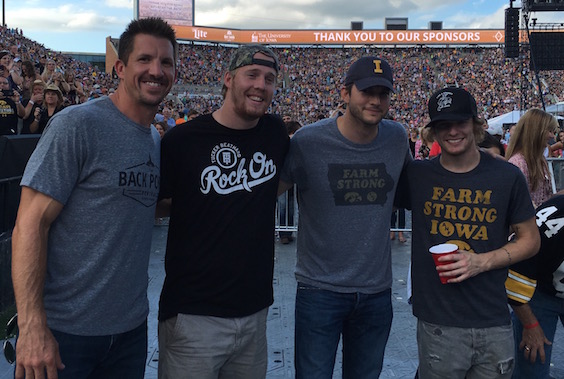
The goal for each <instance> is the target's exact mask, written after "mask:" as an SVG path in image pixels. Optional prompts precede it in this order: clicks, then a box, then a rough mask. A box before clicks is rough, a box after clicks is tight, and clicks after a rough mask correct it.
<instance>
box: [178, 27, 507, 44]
mask: <svg viewBox="0 0 564 379" xmlns="http://www.w3.org/2000/svg"><path fill="white" fill-rule="evenodd" d="M174 28H175V30H176V36H177V38H178V39H180V40H189V41H203V42H218V43H235V44H245V43H264V44H269V45H277V44H278V45H366V44H377V45H419V44H421V45H433V44H436V45H447V44H449V45H450V44H455V45H456V44H459V45H461V44H462V45H466V44H502V43H504V41H505V31H504V30H492V29H484V30H479V29H478V30H234V29H222V28H207V27H186V26H174Z"/></svg>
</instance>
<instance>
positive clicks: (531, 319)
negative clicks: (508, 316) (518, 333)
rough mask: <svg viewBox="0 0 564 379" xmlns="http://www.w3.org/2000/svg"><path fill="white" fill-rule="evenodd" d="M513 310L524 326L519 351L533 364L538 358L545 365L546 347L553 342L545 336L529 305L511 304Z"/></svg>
mask: <svg viewBox="0 0 564 379" xmlns="http://www.w3.org/2000/svg"><path fill="white" fill-rule="evenodd" d="M511 308H513V312H515V315H516V316H517V317H518V318H519V321H521V324H523V337H522V338H521V343H520V344H519V350H522V351H523V354H524V356H525V359H528V360H529V361H531V363H535V361H536V360H537V356H538V357H539V358H540V360H541V362H542V363H543V364H544V362H545V359H546V355H545V352H544V345H545V344H547V345H552V342H551V341H549V340H548V338H546V336H545V335H544V331H543V330H542V328H541V326H540V325H539V321H538V320H537V318H536V317H535V314H534V313H533V310H532V309H531V307H530V306H529V303H523V304H519V305H517V304H511ZM525 346H527V348H528V350H527V349H525Z"/></svg>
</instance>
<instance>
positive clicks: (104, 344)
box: [51, 321, 147, 379]
mask: <svg viewBox="0 0 564 379" xmlns="http://www.w3.org/2000/svg"><path fill="white" fill-rule="evenodd" d="M51 332H52V333H53V336H54V337H55V339H56V340H57V342H58V343H59V353H60V355H61V360H62V361H63V363H64V365H65V368H64V369H63V370H61V371H59V373H58V374H59V379H67V378H68V379H71V378H72V379H82V378H85V379H86V378H88V379H95V378H105V379H143V377H144V376H145V366H146V361H147V321H144V322H143V323H142V324H141V325H140V326H138V327H137V328H135V329H133V330H131V331H129V332H125V333H121V334H115V335H107V336H77V335H73V334H67V333H63V332H59V331H56V330H51Z"/></svg>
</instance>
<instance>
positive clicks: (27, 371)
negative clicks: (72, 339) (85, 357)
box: [12, 187, 64, 379]
mask: <svg viewBox="0 0 564 379" xmlns="http://www.w3.org/2000/svg"><path fill="white" fill-rule="evenodd" d="M62 209H63V205H62V204H61V203H59V202H58V201H56V200H54V199H53V198H51V197H49V196H47V195H44V194H42V193H41V192H38V191H35V190H33V189H31V188H28V187H22V195H21V200H20V206H19V209H18V216H17V219H16V226H15V227H14V231H13V235H12V282H13V285H14V294H15V297H16V306H17V310H18V328H19V336H18V342H17V345H16V356H17V366H16V372H15V377H16V379H23V378H24V377H26V376H27V377H35V378H43V377H44V372H47V377H48V378H57V369H59V370H61V369H63V368H64V365H63V363H62V362H61V357H60V355H59V349H58V344H57V341H56V340H55V338H54V337H53V335H52V334H51V331H50V330H49V328H48V327H47V317H46V315H45V309H44V307H43V286H44V282H45V273H46V268H47V237H48V233H49V228H50V226H51V223H52V222H53V221H54V220H55V219H56V218H57V216H58V215H59V213H60V212H61V210H62ZM33 375H34V376H33Z"/></svg>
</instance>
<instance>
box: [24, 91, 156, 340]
mask: <svg viewBox="0 0 564 379" xmlns="http://www.w3.org/2000/svg"><path fill="white" fill-rule="evenodd" d="M159 149H160V138H159V135H158V133H157V131H156V130H155V129H154V128H151V129H149V128H147V127H144V126H142V125H139V124H137V123H135V122H133V121H131V120H130V119H128V118H127V117H126V116H125V115H124V114H122V113H121V112H120V111H119V110H118V109H117V108H116V107H115V106H114V104H113V103H112V101H111V100H110V99H109V98H108V97H103V98H100V99H97V100H92V101H89V102H87V103H86V104H82V105H78V106H74V107H70V108H66V109H65V110H63V111H61V112H59V113H58V114H57V115H55V116H54V117H53V118H52V120H51V121H50V124H49V125H48V127H47V128H46V130H45V132H44V133H43V136H42V137H41V139H40V141H39V144H38V145H37V149H36V150H35V151H34V153H33V154H32V156H31V158H30V160H29V163H28V165H27V167H26V170H25V173H24V176H23V179H22V181H21V185H22V186H27V187H30V188H33V189H35V190H37V191H39V192H41V193H43V194H45V195H48V196H50V197H52V198H54V199H55V200H57V201H58V202H60V203H62V204H63V205H64V207H63V209H62V211H61V213H60V214H59V216H58V217H57V219H56V220H55V221H54V222H53V224H52V226H51V228H50V230H49V237H48V238H49V240H48V252H47V273H46V278H45V289H44V303H45V311H46V313H47V322H48V325H49V327H50V328H52V329H55V330H58V331H62V332H65V333H70V334H76V335H86V336H94V335H109V334H117V333H122V332H125V331H129V330H131V329H133V328H135V327H137V326H139V325H140V324H141V323H142V322H143V321H144V320H145V319H146V317H147V314H148V310H149V307H148V300H147V284H148V274H147V268H148V263H149V253H150V248H151V231H152V226H153V222H154V211H155V204H156V200H157V196H158V192H159V180H160V174H159V165H160V151H159Z"/></svg>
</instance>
